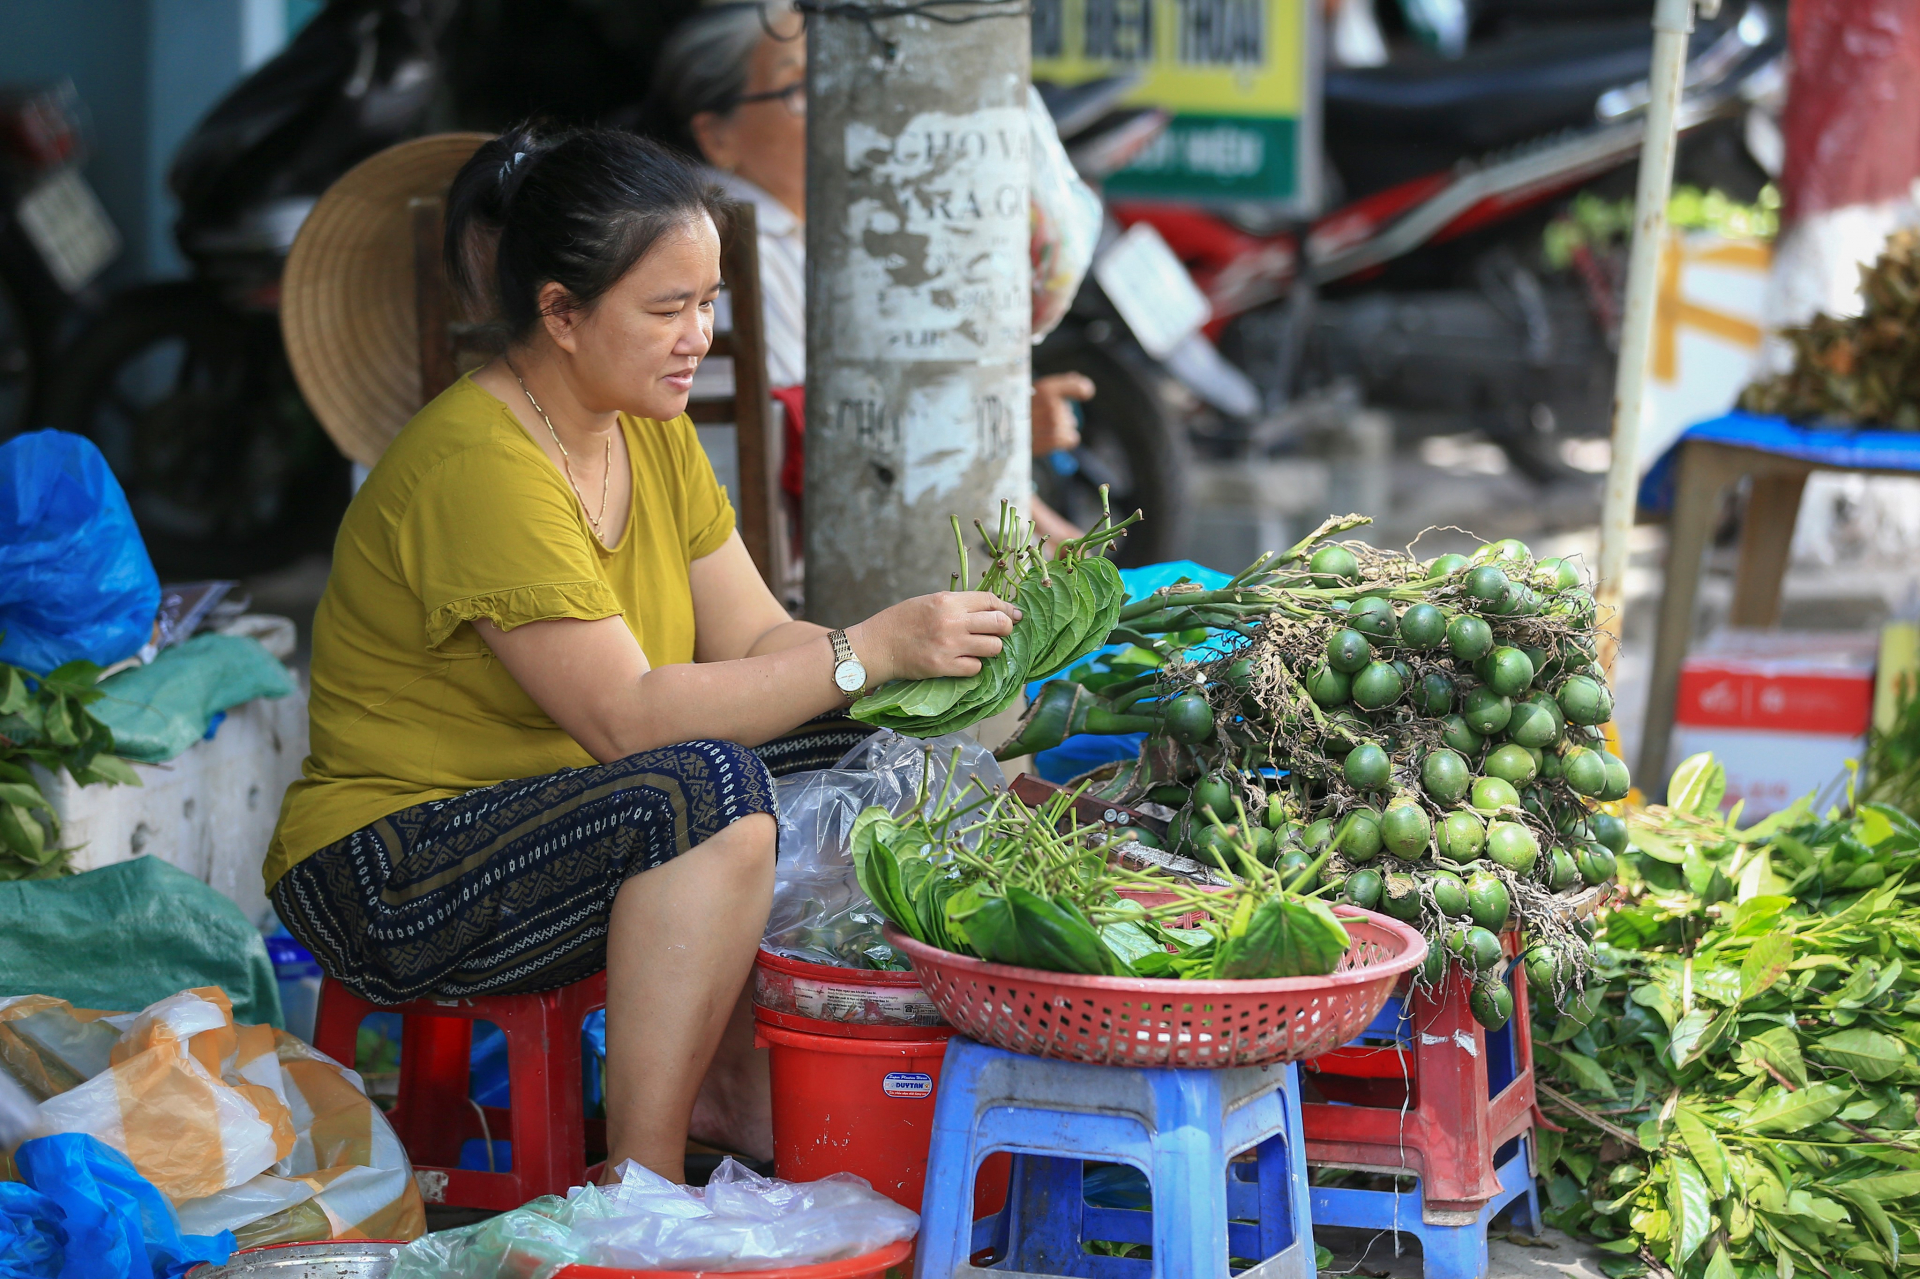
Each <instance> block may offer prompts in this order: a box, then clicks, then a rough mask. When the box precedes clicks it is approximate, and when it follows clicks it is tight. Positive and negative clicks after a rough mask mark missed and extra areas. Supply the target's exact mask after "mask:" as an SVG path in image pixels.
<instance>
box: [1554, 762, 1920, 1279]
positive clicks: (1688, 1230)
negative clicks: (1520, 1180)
mask: <svg viewBox="0 0 1920 1279" xmlns="http://www.w3.org/2000/svg"><path fill="white" fill-rule="evenodd" d="M1725 785H1726V782H1725V774H1724V772H1723V771H1722V770H1721V769H1720V767H1719V766H1718V765H1717V764H1715V763H1714V761H1713V760H1712V758H1711V757H1710V756H1697V757H1695V758H1693V759H1690V760H1688V761H1687V762H1686V763H1684V764H1682V765H1681V767H1680V768H1679V769H1678V770H1677V771H1676V772H1675V774H1674V777H1673V780H1672V782H1671V783H1670V784H1669V786H1668V802H1667V804H1666V805H1665V806H1662V807H1654V808H1649V809H1646V810H1644V811H1639V812H1635V813H1633V814H1631V815H1630V816H1629V818H1628V828H1629V832H1630V836H1631V844H1630V847H1629V850H1628V852H1627V854H1626V856H1624V857H1623V858H1621V863H1620V864H1621V868H1622V876H1621V878H1622V880H1623V886H1624V888H1625V891H1626V894H1627V901H1626V902H1625V903H1624V904H1621V905H1618V906H1615V907H1613V908H1611V909H1609V910H1608V911H1607V913H1606V914H1605V916H1604V918H1603V923H1602V930H1601V932H1600V935H1599V944H1598V945H1597V947H1596V955H1595V963H1594V978H1595V980H1594V981H1593V983H1592V985H1591V986H1590V988H1589V999H1590V1000H1591V1001H1592V1003H1593V1004H1594V1005H1595V1006H1596V1010H1597V1011H1598V1012H1599V1013H1600V1014H1601V1015H1597V1016H1593V1017H1591V1018H1586V1017H1582V1018H1579V1019H1570V1018H1565V1017H1560V1016H1556V1015H1555V1014H1554V1013H1553V1011H1552V1010H1551V1008H1545V1009H1542V1011H1541V1014H1540V1016H1539V1017H1538V1019H1537V1021H1536V1023H1535V1028H1534V1036H1535V1037H1534V1044H1535V1052H1536V1055H1537V1058H1538V1063H1539V1069H1540V1072H1541V1078H1540V1081H1539V1091H1540V1095H1541V1100H1542V1105H1543V1106H1544V1107H1545V1108H1546V1111H1547V1113H1548V1114H1550V1115H1551V1116H1553V1117H1554V1118H1555V1119H1556V1120H1557V1121H1559V1123H1560V1124H1562V1125H1564V1131H1560V1130H1557V1129H1550V1128H1542V1129H1537V1130H1536V1141H1537V1143H1538V1145H1537V1148H1536V1151H1537V1153H1536V1158H1537V1167H1538V1169H1539V1172H1540V1176H1541V1178H1542V1180H1543V1182H1544V1183H1545V1188H1546V1191H1547V1196H1548V1199H1549V1201H1550V1205H1551V1206H1550V1208H1549V1209H1548V1211H1547V1213H1546V1217H1547V1220H1548V1221H1549V1222H1550V1223H1551V1224H1554V1225H1557V1226H1560V1227H1561V1228H1563V1229H1567V1230H1570V1231H1573V1232H1575V1233H1578V1234H1583V1235H1586V1236H1588V1237H1590V1238H1594V1239H1597V1240H1599V1241H1600V1246H1601V1248H1602V1249H1604V1250H1605V1251H1606V1252H1607V1253H1609V1254H1611V1255H1610V1256H1609V1257H1608V1259H1607V1260H1606V1261H1604V1262H1603V1269H1604V1270H1606V1272H1607V1273H1608V1274H1609V1275H1610V1276H1611V1277H1612V1279H1630V1277H1631V1276H1638V1275H1643V1274H1651V1275H1654V1276H1667V1275H1669V1274H1670V1275H1673V1276H1678V1277H1679V1279H1793V1276H1795V1275H1796V1274H1806V1275H1813V1274H1818V1275H1822V1276H1827V1279H1896V1277H1897V1276H1901V1275H1911V1274H1913V1273H1914V1272H1915V1271H1916V1270H1920V1123H1916V1121H1915V1105H1916V1101H1920V913H1917V912H1916V904H1920V824H1916V823H1915V822H1914V820H1913V819H1912V817H1911V816H1910V815H1908V814H1906V813H1903V812H1902V811H1900V810H1899V809H1897V808H1894V807H1891V806H1888V805H1882V804H1874V803H1862V804H1860V805H1859V807H1858V808H1857V809H1855V810H1854V811H1853V812H1852V813H1851V814H1848V813H1845V812H1841V811H1833V812H1829V813H1827V814H1826V815H1824V816H1821V815H1818V814H1817V813H1816V812H1815V810H1814V807H1813V804H1812V803H1811V800H1810V799H1808V800H1802V801H1800V802H1799V803H1797V804H1795V805H1794V806H1793V807H1792V808H1789V809H1787V810H1786V811H1784V812H1781V813H1776V814H1774V815H1772V816H1770V817H1768V818H1766V819H1765V820H1763V821H1760V822H1758V823H1756V824H1755V825H1753V826H1750V827H1747V828H1745V829H1742V828H1741V827H1740V812H1739V808H1738V806H1736V807H1735V808H1734V810H1733V811H1731V812H1728V813H1725V814H1723V813H1722V812H1721V811H1720V802H1721V800H1722V798H1723V794H1724V791H1725Z"/></svg>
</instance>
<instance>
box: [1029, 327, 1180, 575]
mask: <svg viewBox="0 0 1920 1279" xmlns="http://www.w3.org/2000/svg"><path fill="white" fill-rule="evenodd" d="M1136 358H1138V359H1141V360H1144V359H1145V358H1146V357H1145V356H1143V355H1137V356H1136ZM1049 373H1084V374H1086V376H1087V377H1089V378H1091V379H1092V380H1093V385H1094V388H1095V394H1094V397H1093V398H1092V399H1091V400H1088V401H1087V402H1086V403H1084V404H1082V405H1081V406H1080V447H1079V448H1077V449H1075V450H1073V452H1072V453H1070V454H1064V455H1062V454H1056V455H1055V456H1054V457H1052V458H1035V459H1034V462H1033V478H1034V487H1035V489H1036V490H1037V491H1038V492H1039V494H1040V499H1041V500H1042V501H1044V502H1045V503H1046V504H1047V505H1048V506H1051V507H1052V508H1053V509H1054V510H1056V511H1058V512H1060V514H1062V515H1064V516H1066V517H1067V519H1068V520H1070V521H1071V522H1073V523H1074V524H1076V525H1078V526H1080V527H1081V528H1088V527H1090V526H1091V525H1092V524H1093V522H1094V521H1095V520H1097V519H1099V518H1100V486H1101V485H1102V484H1105V485H1107V487H1108V501H1109V503H1110V505H1111V508H1112V511H1113V515H1114V518H1115V519H1120V518H1122V517H1124V516H1126V515H1130V514H1132V513H1133V511H1135V510H1136V509H1138V510H1140V511H1144V512H1145V513H1146V518H1144V519H1142V520H1141V521H1140V522H1139V523H1138V524H1135V525H1134V526H1133V527H1132V528H1131V529H1129V530H1128V531H1127V536H1126V537H1125V538H1123V539H1121V542H1120V545H1119V546H1118V548H1117V549H1116V550H1115V552H1114V556H1113V558H1114V560H1115V561H1116V562H1117V563H1120V564H1122V565H1128V566H1132V565H1137V564H1157V563H1160V562H1162V561H1165V560H1171V559H1178V558H1180V557H1181V556H1182V555H1184V554H1185V553H1186V546H1187V526H1188V523H1189V519H1188V507H1187V472H1188V470H1189V464H1190V456H1191V455H1190V453H1189V451H1188V448H1187V436H1186V431H1185V430H1184V429H1183V428H1182V426H1181V425H1180V423H1179V422H1177V421H1175V420H1174V419H1173V418H1172V416H1171V415H1170V414H1169V413H1168V412H1167V411H1166V409H1165V408H1164V407H1163V406H1162V402H1161V398H1160V394H1159V392H1158V390H1157V389H1156V388H1155V387H1154V385H1153V382H1152V380H1151V378H1150V376H1148V375H1146V374H1144V373H1142V372H1141V371H1140V370H1139V369H1138V368H1136V367H1134V365H1133V364H1131V363H1129V362H1128V361H1127V360H1126V359H1124V358H1123V356H1122V353H1120V352H1116V351H1115V350H1114V349H1113V348H1111V347H1110V346H1107V345H1105V344H1102V343H1097V342H1094V341H1093V340H1092V339H1090V338H1089V337H1088V336H1087V335H1086V334H1085V333H1084V332H1083V331H1080V330H1078V329H1076V328H1073V327H1071V322H1070V323H1069V325H1063V326H1062V327H1061V328H1060V329H1058V330H1055V332H1054V333H1053V334H1052V336H1050V337H1049V338H1048V339H1047V340H1046V341H1045V342H1043V343H1042V344H1041V345H1040V346H1039V347H1038V348H1036V349H1035V351H1034V353H1033V375H1034V376H1035V377H1036V378H1038V377H1044V376H1046V375H1047V374H1049Z"/></svg>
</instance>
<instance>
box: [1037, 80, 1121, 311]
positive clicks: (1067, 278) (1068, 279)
mask: <svg viewBox="0 0 1920 1279" xmlns="http://www.w3.org/2000/svg"><path fill="white" fill-rule="evenodd" d="M1027 122H1028V124H1029V126H1030V127H1031V132H1032V134H1033V140H1032V141H1033V145H1032V148H1031V155H1032V159H1031V161H1030V167H1031V172H1030V176H1029V184H1030V185H1029V188H1028V189H1029V192H1030V195H1029V199H1030V202H1031V208H1032V228H1033V229H1032V235H1033V240H1032V244H1031V246H1030V248H1031V252H1032V257H1033V340H1034V343H1035V345H1038V344H1039V342H1040V339H1042V338H1044V337H1046V336H1047V334H1049V333H1051V332H1053V330H1054V328H1055V326H1057V325H1058V324H1059V323H1060V321H1061V320H1063V319H1065V318H1066V314H1067V308H1068V307H1070V306H1072V305H1073V297H1074V294H1076V293H1078V292H1079V291H1080V282H1081V281H1082V280H1084V279H1086V277H1087V268H1088V267H1090V266H1092V265H1093V250H1094V248H1095V247H1096V246H1097V245H1098V243H1099V240H1100V222H1101V217H1102V212H1101V208H1100V197H1099V196H1097V195H1095V194H1094V193H1093V188H1091V187H1089V186H1088V185H1087V184H1086V183H1085V182H1083V181H1082V180H1081V178H1080V175H1079V174H1078V173H1075V172H1074V169H1073V161H1071V160H1069V159H1068V158H1067V149H1066V148H1065V147H1063V146H1061V145H1060V130H1059V129H1058V128H1056V127H1055V125H1054V123H1053V117H1052V116H1051V115H1048V114H1047V106H1046V103H1044V102H1042V101H1041V100H1040V95H1039V94H1038V93H1036V92H1034V91H1033V90H1031V89H1029V90H1028V91H1027Z"/></svg>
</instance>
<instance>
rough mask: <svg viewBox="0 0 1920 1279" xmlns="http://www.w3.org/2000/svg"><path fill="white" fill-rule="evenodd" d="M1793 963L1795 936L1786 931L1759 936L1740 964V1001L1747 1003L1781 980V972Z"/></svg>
mask: <svg viewBox="0 0 1920 1279" xmlns="http://www.w3.org/2000/svg"><path fill="white" fill-rule="evenodd" d="M1792 963H1793V937H1792V936H1791V935H1790V934H1786V933H1769V934H1768V935H1766V936H1765V937H1761V938H1758V939H1757V940H1755V942H1754V943H1753V946H1752V948H1751V949H1749V950H1748V951H1747V957H1746V959H1745V960H1743V961H1742V962H1741V964H1740V1002H1741V1003H1745V1002H1746V1001H1747V1000H1749V999H1752V998H1753V997H1754V996H1755V995H1757V994H1759V993H1760V992H1761V991H1763V990H1765V989H1766V988H1767V987H1769V986H1771V985H1773V983H1774V982H1776V981H1778V980H1780V974H1782V973H1784V972H1786V971H1787V967H1788V966H1789V965H1790V964H1792Z"/></svg>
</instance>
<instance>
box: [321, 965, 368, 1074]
mask: <svg viewBox="0 0 1920 1279" xmlns="http://www.w3.org/2000/svg"><path fill="white" fill-rule="evenodd" d="M377 1011H378V1009H376V1008H375V1007H374V1006H373V1005H372V1004H370V1003H368V1002H367V1001H366V1000H364V999H362V998H360V997H359V996H358V995H356V994H354V993H353V992H352V991H350V990H348V989H347V988H346V987H345V986H342V985H341V984H340V983H339V982H337V981H332V980H330V979H327V978H322V979H321V981H320V1006H319V1011H318V1012H317V1013H316V1014H315V1016H314V1021H313V1046H314V1047H315V1048H316V1049H318V1050H319V1051H320V1052H323V1053H325V1054H326V1055H327V1056H329V1057H331V1058H333V1059H334V1060H335V1061H337V1062H339V1063H340V1064H341V1065H342V1066H345V1067H346V1068H347V1069H348V1070H352V1069H353V1057H354V1047H355V1042H356V1041H357V1040H358V1038H359V1036H360V1023H361V1022H363V1021H365V1020H366V1019H367V1014H368V1013H372V1012H377Z"/></svg>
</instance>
